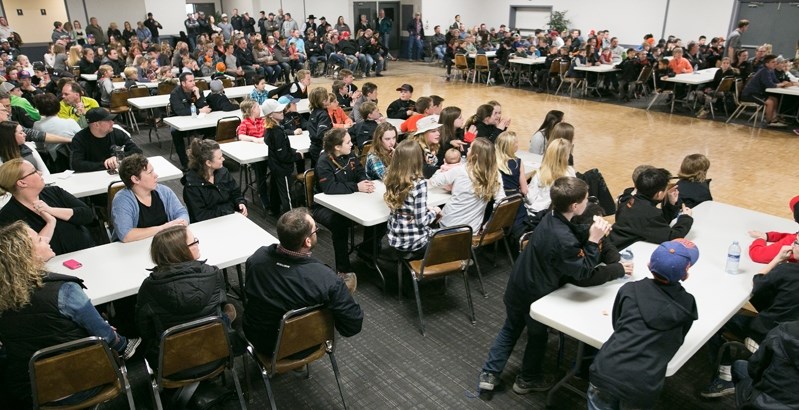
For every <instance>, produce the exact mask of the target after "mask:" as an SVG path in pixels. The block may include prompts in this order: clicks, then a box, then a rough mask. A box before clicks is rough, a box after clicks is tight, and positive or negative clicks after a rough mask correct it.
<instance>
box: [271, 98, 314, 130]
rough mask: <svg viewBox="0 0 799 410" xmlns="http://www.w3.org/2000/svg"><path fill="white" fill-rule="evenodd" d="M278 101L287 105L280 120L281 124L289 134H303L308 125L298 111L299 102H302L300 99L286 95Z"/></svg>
mask: <svg viewBox="0 0 799 410" xmlns="http://www.w3.org/2000/svg"><path fill="white" fill-rule="evenodd" d="M277 102H279V103H280V104H282V105H285V106H286V111H285V112H284V113H283V120H282V121H280V126H281V127H282V128H283V130H285V131H286V133H287V134H289V135H291V134H294V135H301V134H302V130H304V129H305V128H307V127H308V126H307V124H306V123H305V120H304V119H303V118H302V114H300V113H298V112H297V103H298V102H300V99H299V98H295V97H292V96H290V95H284V96H282V97H280V98H278V99H277Z"/></svg>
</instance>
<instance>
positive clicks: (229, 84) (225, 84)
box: [222, 77, 233, 88]
mask: <svg viewBox="0 0 799 410" xmlns="http://www.w3.org/2000/svg"><path fill="white" fill-rule="evenodd" d="M222 87H225V88H230V87H233V80H231V79H229V78H227V77H225V78H223V79H222Z"/></svg>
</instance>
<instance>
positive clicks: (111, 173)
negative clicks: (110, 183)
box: [106, 169, 117, 175]
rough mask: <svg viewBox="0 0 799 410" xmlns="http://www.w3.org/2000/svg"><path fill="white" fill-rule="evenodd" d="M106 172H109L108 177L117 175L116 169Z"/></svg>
mask: <svg viewBox="0 0 799 410" xmlns="http://www.w3.org/2000/svg"><path fill="white" fill-rule="evenodd" d="M106 172H108V175H116V174H117V170H115V169H109V170H106Z"/></svg>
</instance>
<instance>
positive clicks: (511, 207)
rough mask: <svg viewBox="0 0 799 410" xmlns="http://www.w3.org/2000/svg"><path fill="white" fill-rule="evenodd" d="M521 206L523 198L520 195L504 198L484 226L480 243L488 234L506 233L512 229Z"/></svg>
mask: <svg viewBox="0 0 799 410" xmlns="http://www.w3.org/2000/svg"><path fill="white" fill-rule="evenodd" d="M521 204H522V196H521V195H520V194H514V195H511V196H507V197H505V198H502V200H501V201H499V204H497V207H496V209H494V212H493V213H492V214H491V217H490V218H488V222H486V224H485V225H484V226H483V230H482V232H481V234H480V242H482V241H483V238H484V237H485V236H486V235H488V234H492V233H496V232H499V231H504V230H505V229H508V228H510V227H512V226H513V222H514V221H515V220H516V212H517V211H518V210H519V206H520V205H521Z"/></svg>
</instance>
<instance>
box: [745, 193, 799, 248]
mask: <svg viewBox="0 0 799 410" xmlns="http://www.w3.org/2000/svg"><path fill="white" fill-rule="evenodd" d="M788 206H789V207H790V208H791V211H793V220H794V221H796V223H799V195H797V196H795V197H793V198H792V199H791V201H790V202H789V203H788ZM749 236H751V237H753V238H755V240H754V241H752V244H751V245H749V257H750V258H751V259H752V262H757V263H769V262H771V261H772V260H773V259H774V257H775V256H777V254H778V253H779V252H780V249H782V247H783V246H791V244H792V243H793V241H795V240H796V233H795V232H794V233H783V232H760V231H754V230H753V231H749ZM797 261H799V255H797V254H795V253H794V254H791V256H790V257H788V262H791V263H796V262H797Z"/></svg>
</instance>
